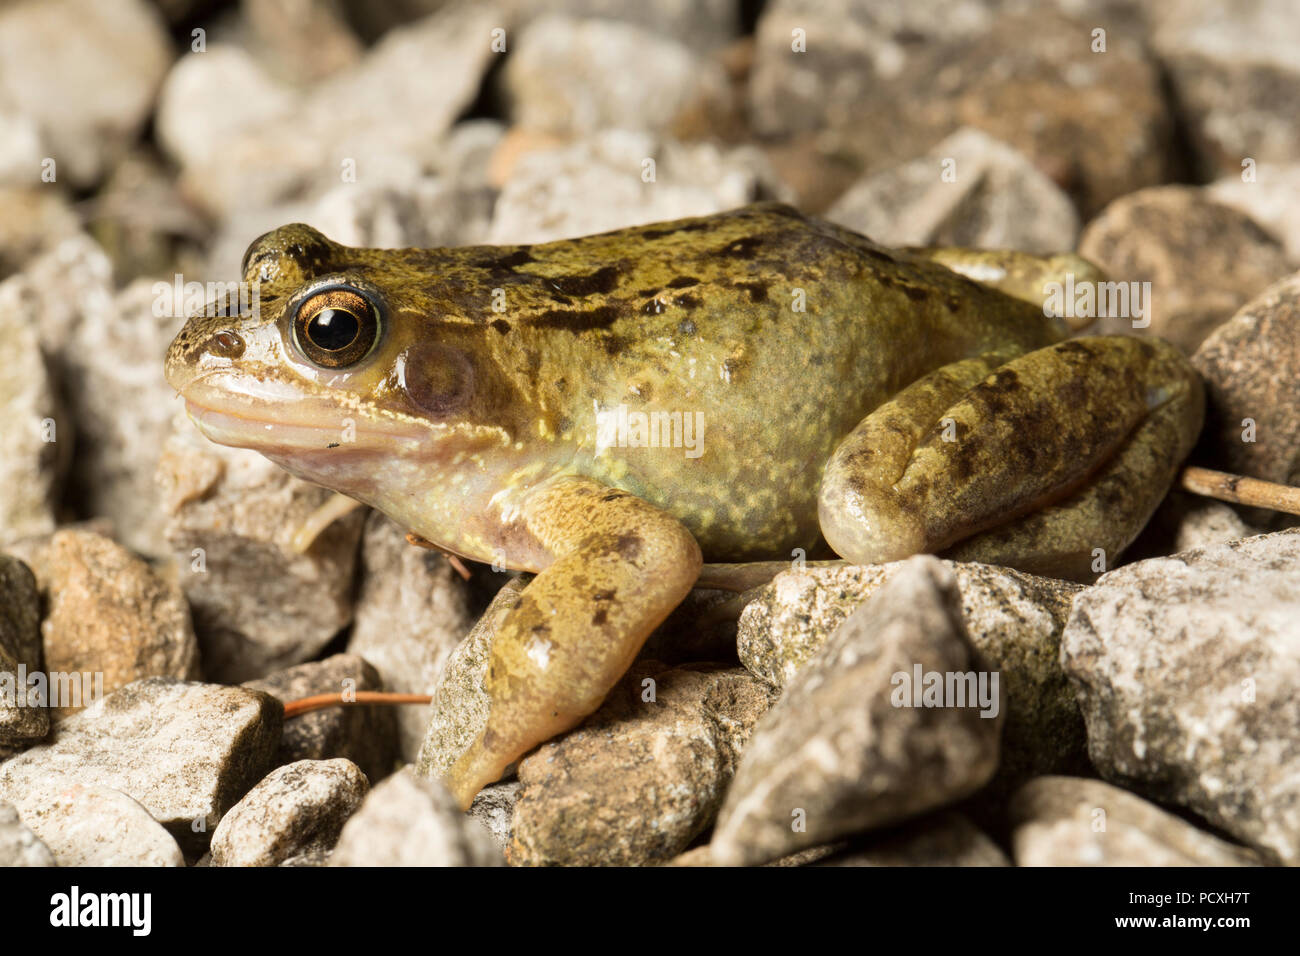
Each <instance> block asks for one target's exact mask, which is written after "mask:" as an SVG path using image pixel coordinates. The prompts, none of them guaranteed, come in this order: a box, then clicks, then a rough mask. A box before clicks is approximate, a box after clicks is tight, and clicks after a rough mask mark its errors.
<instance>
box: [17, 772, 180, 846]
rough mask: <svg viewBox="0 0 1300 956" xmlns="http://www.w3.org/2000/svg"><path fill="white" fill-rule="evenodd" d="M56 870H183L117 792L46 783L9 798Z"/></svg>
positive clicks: (151, 824)
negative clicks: (169, 867) (122, 868)
mask: <svg viewBox="0 0 1300 956" xmlns="http://www.w3.org/2000/svg"><path fill="white" fill-rule="evenodd" d="M13 800H14V804H15V805H16V806H17V807H18V811H19V812H20V813H21V814H22V817H23V821H24V822H25V823H26V824H27V825H28V826H30V827H31V828H32V830H33V832H35V834H36V835H37V836H38V837H40V838H41V841H42V842H43V843H44V844H45V845H46V846H47V847H49V849H50V852H51V853H53V854H54V859H55V861H56V864H57V865H58V866H184V865H185V857H184V856H183V855H182V853H181V848H180V846H179V845H178V844H177V843H176V840H175V838H174V837H172V835H171V834H170V833H168V832H167V831H166V830H165V829H164V828H163V827H162V825H161V824H159V823H158V821H157V820H155V819H154V818H153V817H152V816H150V814H149V811H148V810H146V809H145V808H144V807H142V806H141V805H140V804H139V803H138V802H136V801H135V800H132V799H131V798H130V797H128V796H127V795H126V794H125V793H122V792H121V791H120V790H114V789H112V788H111V787H100V786H82V785H81V784H79V783H70V782H64V783H59V782H55V781H53V780H51V781H50V782H49V783H48V784H46V785H44V786H38V787H35V788H33V789H29V790H26V791H25V792H23V793H22V794H21V795H18V794H15V795H14V796H13Z"/></svg>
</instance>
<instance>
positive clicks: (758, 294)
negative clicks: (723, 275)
mask: <svg viewBox="0 0 1300 956" xmlns="http://www.w3.org/2000/svg"><path fill="white" fill-rule="evenodd" d="M733 285H734V286H735V287H736V288H737V289H740V290H741V291H742V292H748V293H749V301H750V302H766V301H767V288H768V286H767V283H766V282H736V283H733Z"/></svg>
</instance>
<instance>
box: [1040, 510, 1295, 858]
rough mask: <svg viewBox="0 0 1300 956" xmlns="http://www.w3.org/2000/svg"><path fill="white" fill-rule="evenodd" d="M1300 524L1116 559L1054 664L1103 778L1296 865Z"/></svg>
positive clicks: (1081, 604)
mask: <svg viewBox="0 0 1300 956" xmlns="http://www.w3.org/2000/svg"><path fill="white" fill-rule="evenodd" d="M1297 561H1300V531H1284V532H1278V533H1276V534H1269V535H1260V536H1257V537H1253V538H1246V539H1243V540H1241V541H1234V542H1231V543H1229V544H1225V545H1218V546H1215V547H1211V548H1206V549H1204V550H1200V551H1190V552H1186V553H1184V554H1180V555H1175V556H1173V557H1170V558H1155V559H1152V560H1149V561H1140V562H1138V563H1136V564H1131V565H1128V566H1126V567H1122V568H1118V569H1117V570H1115V571H1111V572H1110V573H1108V574H1105V575H1103V576H1102V577H1101V578H1100V579H1099V580H1098V581H1097V583H1096V584H1095V585H1093V586H1092V587H1090V588H1088V589H1087V590H1085V591H1083V592H1082V593H1080V594H1079V595H1078V596H1076V598H1075V600H1074V609H1073V612H1072V614H1071V616H1070V621H1069V624H1068V625H1067V626H1066V629H1065V633H1064V635H1063V636H1062V638H1061V664H1062V666H1063V667H1064V668H1065V670H1066V672H1067V673H1068V674H1069V675H1070V677H1071V679H1072V680H1073V681H1074V683H1075V685H1076V687H1077V688H1078V694H1079V702H1080V705H1081V707H1082V709H1083V716H1084V720H1085V721H1086V722H1087V726H1088V752H1089V755H1090V756H1091V758H1092V762H1093V764H1094V765H1095V766H1096V767H1097V769H1098V770H1100V771H1101V773H1102V776H1104V777H1105V778H1106V779H1108V780H1110V781H1112V782H1114V783H1117V784H1119V785H1120V786H1123V787H1126V788H1127V789H1131V790H1134V791H1135V792H1137V793H1139V794H1141V795H1143V796H1145V797H1147V798H1149V799H1152V800H1157V801H1159V802H1161V803H1168V804H1176V805H1178V806H1182V807H1186V808H1187V809H1189V810H1191V811H1193V812H1195V813H1196V814H1197V815H1199V816H1200V817H1202V818H1203V819H1205V820H1207V821H1208V822H1210V823H1211V824H1214V825H1215V826H1217V827H1219V828H1220V829H1222V830H1223V831H1225V832H1227V833H1229V834H1231V835H1232V836H1234V837H1236V838H1237V839H1239V840H1241V841H1242V842H1244V843H1246V844H1248V845H1250V846H1252V847H1254V848H1256V849H1258V850H1260V851H1261V852H1262V853H1264V854H1265V855H1266V856H1267V857H1268V858H1270V859H1273V860H1277V861H1281V862H1283V863H1288V864H1295V863H1297V862H1300V731H1298V730H1297V728H1300V699H1297V697H1296V695H1295V692H1294V689H1295V687H1296V686H1297V683H1300V630H1297V628H1296V624H1295V622H1296V619H1297V615H1298V614H1300V579H1297V577H1296V575H1295V571H1294V568H1295V567H1296V563H1297Z"/></svg>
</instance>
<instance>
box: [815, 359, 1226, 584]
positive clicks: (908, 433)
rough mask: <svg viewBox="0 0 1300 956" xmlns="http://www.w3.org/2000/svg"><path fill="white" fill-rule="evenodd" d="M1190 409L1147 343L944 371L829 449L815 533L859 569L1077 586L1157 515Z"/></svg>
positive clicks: (1187, 376)
mask: <svg viewBox="0 0 1300 956" xmlns="http://www.w3.org/2000/svg"><path fill="white" fill-rule="evenodd" d="M981 367H984V368H989V369H991V370H990V371H988V372H987V374H984V375H980V374H979V373H980V371H981ZM972 379H974V381H973V382H972ZM1203 402H1204V399H1203V395H1202V391H1201V383H1200V379H1199V378H1198V377H1197V376H1196V373H1195V371H1194V370H1193V369H1192V368H1191V366H1190V365H1189V364H1188V362H1187V360H1186V359H1185V358H1184V357H1183V356H1182V354H1181V353H1180V352H1178V350H1177V349H1175V348H1174V347H1173V346H1171V345H1169V344H1168V343H1165V342H1162V341H1160V340H1158V339H1147V338H1143V339H1139V338H1129V337H1122V336H1103V337H1096V338H1083V339H1073V340H1070V341H1067V342H1061V343H1058V344H1056V345H1052V346H1048V347H1047V348H1043V349H1039V350H1037V351H1035V352H1030V353H1027V354H1024V355H1020V356H1018V357H1014V358H1012V359H1011V360H1010V361H1007V362H1005V364H1000V363H999V362H998V357H996V356H994V357H988V358H984V359H974V360H967V361H966V362H959V363H956V364H955V365H953V366H947V367H945V368H943V369H940V370H938V371H937V372H935V373H933V374H931V375H929V376H926V377H925V378H923V379H921V380H919V381H918V382H916V383H914V384H913V385H911V386H909V387H908V388H906V389H904V390H903V391H902V392H900V393H899V394H898V395H897V396H895V398H894V399H893V400H892V401H890V402H887V403H885V404H884V405H882V406H880V408H878V409H876V410H875V411H874V412H872V413H871V414H870V415H868V416H867V417H866V418H865V419H863V421H862V422H860V423H859V424H858V426H857V427H856V428H855V429H854V430H853V432H851V433H850V434H849V435H848V436H847V437H846V438H845V439H844V441H842V442H841V443H840V446H839V447H838V448H837V449H836V451H835V453H834V455H833V456H832V457H831V460H830V462H829V463H828V464H827V467H826V473H825V476H824V478H823V479H822V488H821V496H820V501H819V517H820V521H821V527H822V533H823V534H824V535H825V536H826V540H827V542H828V543H829V544H830V545H831V547H832V548H834V549H835V550H836V552H838V553H839V554H840V555H842V556H843V557H845V558H847V559H848V560H850V561H853V562H856V563H863V564H871V563H877V562H881V561H892V560H896V559H898V558H903V557H906V556H908V555H910V554H915V553H918V552H935V553H937V552H947V553H948V554H949V555H950V556H953V557H960V558H963V559H966V560H980V561H988V562H996V563H1001V564H1007V565H1010V566H1013V567H1019V568H1023V569H1024V570H1032V571H1037V572H1039V573H1045V574H1053V575H1056V576H1061V577H1070V578H1086V577H1088V576H1089V575H1090V574H1091V573H1092V570H1091V569H1092V565H1093V563H1094V555H1095V554H1096V552H1097V549H1101V552H1103V553H1104V554H1105V555H1106V560H1107V561H1113V560H1114V558H1115V557H1116V556H1117V555H1118V554H1119V552H1120V551H1122V550H1123V549H1124V548H1125V547H1127V546H1128V544H1129V543H1130V542H1131V540H1132V538H1133V537H1134V536H1135V535H1136V534H1137V532H1138V531H1139V530H1141V527H1142V525H1143V524H1144V523H1145V522H1146V519H1147V518H1148V517H1149V516H1150V514H1151V512H1152V511H1154V510H1155V507H1156V506H1157V505H1158V504H1159V502H1160V499H1161V498H1162V497H1163V496H1164V494H1165V492H1166V491H1167V490H1168V488H1169V485H1170V483H1171V482H1172V481H1173V478H1174V474H1175V472H1176V470H1177V467H1178V464H1179V462H1181V460H1182V459H1183V458H1184V457H1185V456H1186V455H1187V453H1188V452H1189V451H1190V450H1191V447H1192V445H1193V443H1194V442H1195V440H1196V435H1197V434H1198V433H1199V431H1200V426H1201V420H1202V417H1203Z"/></svg>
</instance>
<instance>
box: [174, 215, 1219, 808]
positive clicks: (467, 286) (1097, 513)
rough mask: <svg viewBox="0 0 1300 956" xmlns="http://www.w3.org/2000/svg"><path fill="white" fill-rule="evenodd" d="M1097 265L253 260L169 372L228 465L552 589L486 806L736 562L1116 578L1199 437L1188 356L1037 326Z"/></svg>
mask: <svg viewBox="0 0 1300 956" xmlns="http://www.w3.org/2000/svg"><path fill="white" fill-rule="evenodd" d="M1065 272H1075V273H1077V274H1078V275H1081V276H1092V277H1093V278H1096V277H1097V276H1098V275H1099V274H1100V273H1099V270H1097V269H1096V267H1095V266H1092V265H1091V264H1090V263H1088V262H1087V261H1086V260H1083V259H1081V258H1079V257H1078V256H1076V255H1074V254H1072V253H1064V254H1059V255H1055V256H1046V255H1036V254H1031V253H1025V252H1015V251H1011V252H1007V251H979V250H959V249H952V248H943V249H925V248H905V249H897V248H890V247H887V246H884V245H881V244H878V243H876V242H873V241H872V240H870V239H869V238H867V237H865V236H862V235H860V234H858V233H856V232H854V231H852V230H850V229H848V228H845V227H842V226H839V225H836V224H833V223H831V222H828V221H825V220H823V219H819V218H816V217H813V216H809V215H805V214H803V213H801V212H799V211H798V210H796V209H795V208H793V207H791V206H789V205H786V204H782V203H776V202H760V203H753V204H750V205H747V206H742V207H740V208H737V209H732V210H728V211H724V212H718V213H713V214H710V215H705V216H697V217H692V218H685V219H680V220H676V221H672V222H663V223H651V224H647V225H641V226H636V227H631V228H625V229H619V230H615V231H610V232H604V233H601V234H599V235H592V236H584V237H580V238H572V239H562V240H556V241H549V242H543V243H535V244H515V245H471V246H460V247H447V248H434V249H370V248H359V247H350V246H346V245H343V244H340V243H337V242H334V241H332V240H331V239H329V238H327V237H326V236H325V235H323V234H322V233H321V232H319V231H318V230H316V229H314V228H312V227H311V226H308V225H305V224H301V223H299V224H291V225H285V226H282V227H280V228H277V229H274V230H272V231H271V232H268V233H266V234H265V235H262V236H261V237H259V238H257V239H255V240H254V241H253V242H252V244H251V245H250V246H249V247H248V251H247V253H246V254H245V256H244V260H243V264H242V273H243V281H244V282H245V283H247V284H249V285H250V286H251V287H252V288H254V289H255V290H256V292H257V295H256V302H257V306H256V308H253V309H246V310H244V311H242V312H240V311H238V310H235V309H225V310H222V309H217V308H213V309H204V310H203V311H202V314H199V315H195V316H193V317H191V318H190V319H189V320H188V321H187V323H186V324H185V326H184V328H183V329H182V330H181V332H180V333H179V334H178V335H177V336H176V338H175V340H174V341H173V342H172V344H171V346H170V347H169V350H168V353H167V356H166V362H165V374H166V377H167V380H168V381H169V383H170V384H171V385H172V387H173V388H174V389H175V390H176V391H177V392H178V394H179V395H180V396H181V397H182V398H183V399H184V403H185V409H186V412H187V414H188V416H189V418H190V419H191V420H192V421H193V422H194V424H195V425H196V426H197V428H198V429H199V431H200V432H202V433H203V434H204V435H205V436H206V437H207V438H208V439H210V440H212V441H214V442H217V443H220V444H223V445H229V446H234V447H239V448H245V449H252V450H255V451H257V452H260V453H261V454H262V455H264V456H266V457H267V458H269V459H270V460H271V461H273V462H275V463H277V464H278V465H280V466H281V467H283V468H284V469H286V470H287V471H288V472H290V473H292V474H293V475H296V476H298V477H300V478H303V479H305V480H307V481H310V482H314V483H316V484H319V485H323V486H325V487H326V488H329V489H332V490H334V491H335V492H338V493H340V494H342V495H345V496H347V497H348V498H349V499H352V500H355V501H356V502H360V503H362V504H364V505H368V506H370V507H372V508H374V509H376V510H378V511H381V512H383V513H384V514H386V515H388V516H389V517H390V518H392V519H393V520H394V521H396V522H397V523H398V524H400V525H402V526H403V527H404V528H406V529H408V530H409V531H410V532H411V534H412V535H414V536H416V537H417V538H418V539H422V540H423V541H425V542H427V543H428V544H429V545H430V546H432V547H436V548H437V549H439V550H442V551H444V552H446V553H447V554H449V555H453V556H458V557H460V558H464V559H468V560H472V561H476V562H483V563H490V564H492V565H493V566H494V567H495V568H497V569H509V570H513V571H519V572H526V573H528V574H531V575H535V577H532V578H531V580H529V581H528V583H527V585H526V587H524V588H523V590H522V591H521V592H520V594H519V596H518V601H517V603H516V604H515V605H514V606H513V607H512V608H511V609H510V610H509V612H508V613H507V614H506V615H505V616H504V617H503V618H502V619H501V622H500V625H499V627H498V628H497V630H496V632H495V634H494V636H493V638H492V643H491V650H490V659H489V661H488V665H487V669H486V673H485V676H484V677H483V690H484V692H485V695H486V699H487V701H488V708H487V715H486V717H485V719H484V721H483V724H482V727H481V729H480V730H478V731H477V733H476V735H475V736H474V738H473V739H472V740H471V741H470V742H469V743H468V744H467V745H466V746H465V748H464V751H463V752H462V753H460V754H459V755H455V759H454V761H450V762H449V765H448V767H447V768H446V771H445V773H444V774H443V781H444V783H446V785H447V786H448V788H449V789H450V790H451V792H452V793H453V794H454V796H455V797H456V799H457V800H458V801H459V802H460V803H461V805H462V806H468V805H469V803H470V801H471V800H472V799H473V797H474V795H475V794H476V793H477V792H478V791H479V790H480V789H481V788H482V787H484V786H486V785H488V784H490V783H492V782H494V781H496V780H498V779H500V777H501V775H502V774H503V773H504V772H505V771H506V769H507V768H508V767H510V766H511V765H512V764H513V763H514V762H515V761H517V760H518V759H519V758H520V757H521V756H522V755H524V754H526V753H528V752H529V751H530V750H532V749H533V748H535V747H537V746H538V745H539V744H541V743H543V742H544V741H546V740H548V739H550V738H552V737H555V736H556V735H558V734H561V733H563V732H565V731H567V730H569V729H571V728H573V727H574V726H576V725H577V724H578V723H580V722H581V721H582V720H583V719H584V718H586V717H587V716H589V715H590V714H591V713H593V712H594V711H595V710H596V709H597V708H598V707H599V706H600V704H601V703H602V701H603V700H604V699H605V697H606V695H607V694H608V693H609V691H610V690H611V689H612V688H613V687H614V685H615V684H616V683H617V682H618V681H619V680H620V678H621V677H622V676H623V675H624V673H625V672H626V671H627V670H628V668H629V666H630V665H631V663H632V662H633V660H634V659H635V658H636V656H637V654H638V652H639V650H640V649H641V647H642V645H643V643H644V642H645V640H646V639H647V637H648V636H649V635H650V634H651V632H653V631H654V630H655V629H656V628H657V627H658V626H659V625H660V624H661V623H662V622H663V621H664V620H665V618H666V617H667V616H668V614H669V613H670V612H671V611H673V610H674V609H675V608H676V607H677V606H678V605H679V604H680V603H681V602H682V601H683V600H684V599H685V598H686V597H687V595H688V594H689V592H690V591H691V590H692V588H694V587H695V586H696V585H697V583H698V582H700V581H701V580H702V578H701V573H702V569H705V568H707V567H710V566H715V565H717V566H728V564H729V563H730V565H731V566H742V565H744V564H745V563H746V562H762V561H786V562H791V563H796V562H798V561H802V560H804V559H809V560H814V559H823V558H834V556H836V555H838V556H839V559H842V560H844V561H848V562H850V563H853V564H881V563H885V562H890V561H896V560H900V559H903V558H906V557H908V556H910V555H914V554H919V553H933V554H940V555H942V556H944V557H947V558H951V559H953V560H961V561H979V562H984V563H988V564H994V565H1001V566H1006V567H1011V568H1016V569H1020V570H1023V571H1027V572H1032V573H1037V574H1043V575H1050V576H1054V577H1059V578H1068V579H1074V580H1090V579H1091V577H1095V575H1096V573H1097V571H1098V561H1099V558H1098V556H1099V555H1100V556H1101V562H1102V564H1103V565H1104V564H1105V562H1111V563H1113V562H1114V560H1115V559H1116V558H1117V557H1118V556H1119V555H1120V554H1121V553H1122V552H1123V551H1124V549H1125V548H1126V547H1127V546H1128V545H1129V544H1130V543H1132V541H1133V540H1134V538H1135V537H1136V535H1137V534H1138V532H1139V531H1140V530H1141V528H1142V527H1143V525H1144V524H1145V523H1146V522H1147V520H1148V519H1149V518H1150V516H1151V514H1152V512H1153V511H1154V510H1155V508H1156V506H1157V505H1158V504H1159V502H1160V501H1161V499H1162V498H1163V496H1164V495H1165V493H1166V491H1167V490H1168V488H1169V487H1170V485H1171V483H1172V482H1173V480H1174V478H1175V475H1176V472H1177V469H1178V467H1179V464H1180V463H1181V461H1182V460H1183V458H1184V457H1185V456H1186V455H1187V454H1188V452H1189V451H1190V450H1191V448H1192V445H1193V444H1194V442H1195V440H1196V437H1197V435H1198V433H1199V431H1200V428H1201V424H1202V420H1203V416H1204V397H1203V394H1202V385H1201V382H1200V379H1199V378H1198V376H1197V374H1196V373H1195V371H1194V370H1193V369H1192V367H1191V366H1190V364H1189V363H1188V361H1187V359H1186V358H1185V357H1184V356H1183V355H1182V353H1181V352H1179V350H1178V349H1176V348H1175V347H1174V346H1172V345H1170V344H1168V343H1166V342H1164V341H1162V340H1160V339H1158V338H1155V337H1150V336H1138V335H1087V334H1084V333H1085V332H1086V327H1085V324H1084V323H1080V322H1078V321H1075V322H1074V323H1070V322H1068V321H1067V320H1066V319H1065V318H1062V317H1060V316H1057V315H1054V314H1052V311H1051V310H1050V309H1047V308H1045V307H1044V304H1043V296H1042V290H1043V288H1044V284H1043V283H1044V282H1045V281H1047V280H1049V279H1051V278H1053V277H1058V278H1059V276H1060V275H1062V274H1063V273H1065Z"/></svg>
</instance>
